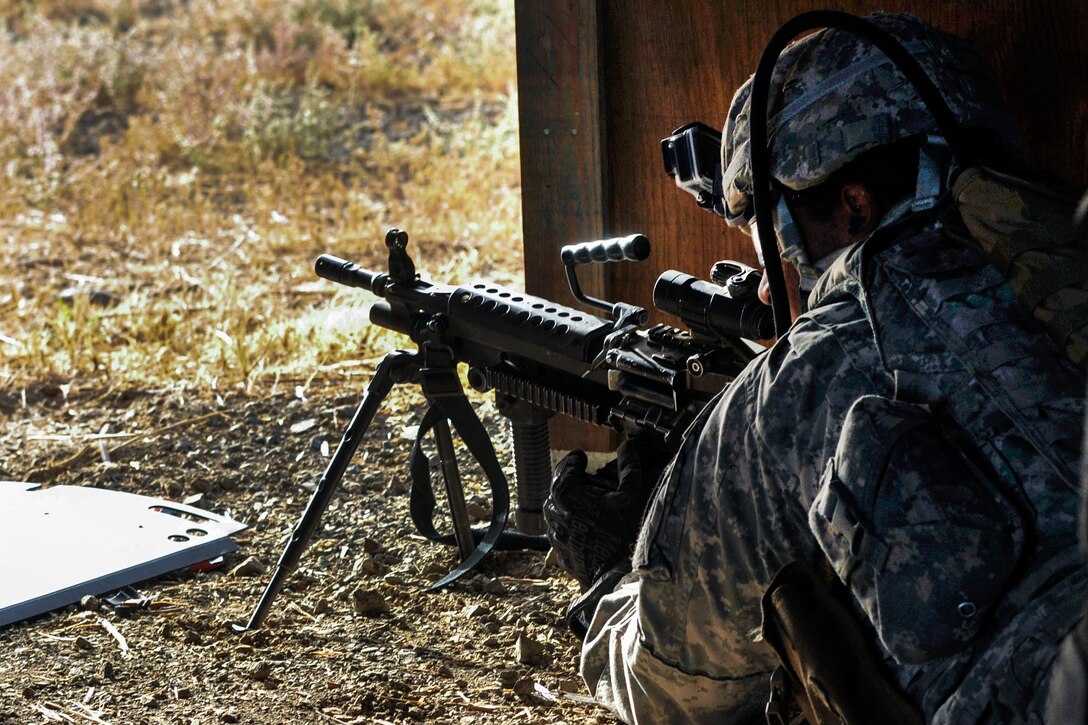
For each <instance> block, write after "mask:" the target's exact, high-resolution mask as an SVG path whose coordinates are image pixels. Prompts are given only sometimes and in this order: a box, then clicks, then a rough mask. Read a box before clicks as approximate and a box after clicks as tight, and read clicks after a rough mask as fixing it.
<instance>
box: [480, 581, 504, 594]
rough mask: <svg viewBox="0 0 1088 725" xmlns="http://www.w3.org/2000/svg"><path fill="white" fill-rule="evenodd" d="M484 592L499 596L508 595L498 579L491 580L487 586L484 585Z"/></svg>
mask: <svg viewBox="0 0 1088 725" xmlns="http://www.w3.org/2000/svg"><path fill="white" fill-rule="evenodd" d="M484 591H485V592H486V593H488V594H497V595H499V596H505V595H506V594H509V593H510V592H509V590H508V589H507V588H506V585H505V584H503V583H502V582H501V581H499V580H498V579H492V580H491V581H489V582H488V583H487V584H484Z"/></svg>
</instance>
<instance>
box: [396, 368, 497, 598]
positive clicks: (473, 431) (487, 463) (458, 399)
mask: <svg viewBox="0 0 1088 725" xmlns="http://www.w3.org/2000/svg"><path fill="white" fill-rule="evenodd" d="M421 377H422V381H421V382H422V387H423V394H424V396H426V398H427V400H428V401H429V402H430V403H431V407H430V409H429V410H428V411H427V413H426V415H425V416H424V418H423V422H422V423H421V424H420V427H419V435H418V436H417V437H416V442H415V444H414V445H413V446H412V457H411V460H410V463H409V467H410V470H411V472H412V493H411V498H410V501H409V509H410V511H411V515H412V521H413V522H414V523H415V525H416V528H417V529H419V532H420V534H422V535H423V536H426V537H427V538H429V539H431V540H433V541H441V540H442V537H441V536H440V535H439V534H438V532H437V531H436V530H435V528H434V521H433V513H434V506H435V497H434V490H433V489H432V487H431V484H430V466H429V465H427V463H426V461H427V459H426V456H424V455H423V454H422V450H421V448H420V440H421V439H422V437H423V436H424V435H425V434H426V433H427V432H428V431H430V430H432V429H433V428H434V424H435V421H436V420H437V417H438V416H439V415H442V416H445V418H446V419H447V420H449V422H450V424H451V425H452V427H453V428H454V429H455V430H456V431H457V433H458V435H460V436H461V440H462V441H463V442H464V444H465V447H466V448H468V451H469V453H470V454H471V455H472V457H473V458H475V459H476V461H477V463H479V465H480V468H481V469H482V470H483V472H484V475H485V476H486V477H487V480H488V483H489V484H490V487H491V522H490V523H489V524H488V526H487V530H486V531H485V532H484V534H483V537H482V538H480V540H479V542H478V543H477V544H476V548H475V549H473V551H472V553H471V554H470V555H469V556H468V558H466V559H465V560H464V561H462V562H461V563H460V564H458V565H457V567H456V568H455V569H454V570H453V571H451V572H450V573H449V574H447V575H446V576H444V577H442V578H441V579H439V580H438V581H437V582H435V583H434V584H432V585H431V587H430V589H431V590H432V591H433V590H435V589H440V588H441V587H444V586H446V585H447V584H449V583H451V582H453V581H456V580H457V579H459V578H461V577H462V576H464V575H465V574H466V573H467V572H469V571H471V570H472V569H473V568H475V567H476V565H477V564H479V563H480V561H481V560H482V559H483V558H484V557H485V556H487V554H488V553H489V552H490V551H491V550H492V549H493V548H494V547H495V544H496V543H497V542H498V540H499V538H500V536H501V535H502V531H503V529H504V528H505V527H506V520H507V518H508V517H509V515H510V487H509V485H508V484H507V481H506V475H505V474H504V473H503V471H502V466H501V465H499V460H498V457H497V456H496V455H495V448H494V446H492V445H491V438H490V437H489V436H488V435H487V431H486V430H485V429H484V427H483V424H482V423H480V419H479V418H477V417H476V412H475V411H474V410H473V409H472V406H471V405H470V404H469V402H468V398H466V397H465V394H464V391H463V390H462V389H461V382H460V380H459V379H458V378H457V372H456V369H454V368H446V367H440V368H424V369H423V370H422V376H421ZM424 472H425V473H424ZM449 538H450V540H452V536H450V537H449ZM474 538H475V537H474ZM443 543H445V542H443Z"/></svg>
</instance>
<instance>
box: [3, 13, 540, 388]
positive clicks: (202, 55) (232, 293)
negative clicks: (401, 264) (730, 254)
mask: <svg viewBox="0 0 1088 725" xmlns="http://www.w3.org/2000/svg"><path fill="white" fill-rule="evenodd" d="M0 23H3V25H0V28H2V29H3V32H0V311H2V315H0V388H2V387H9V388H11V387H13V386H21V385H26V384H28V383H33V382H34V381H42V380H54V381H58V382H61V383H74V384H81V385H82V384H93V385H103V384H130V383H138V384H141V385H154V386H167V387H172V386H180V387H182V388H188V389H196V390H223V389H226V388H232V389H237V388H242V389H245V390H246V391H249V392H252V391H253V390H254V389H261V388H263V387H264V386H267V385H270V384H273V383H274V381H276V380H278V379H281V378H282V377H283V376H288V377H296V378H297V377H303V378H305V377H306V376H308V375H312V374H314V373H315V372H317V371H319V370H321V369H328V366H332V365H338V364H339V365H343V364H344V362H345V361H348V360H352V359H366V358H370V357H373V356H375V355H378V354H380V353H381V352H382V351H383V349H384V348H385V347H386V346H388V345H389V344H391V340H390V339H389V338H386V337H383V336H382V335H380V334H378V333H376V332H373V331H371V332H368V331H366V330H365V328H366V323H365V315H364V311H365V307H366V305H368V304H369V301H370V300H369V296H368V295H366V294H365V293H360V292H355V291H348V290H341V289H335V288H334V287H333V285H331V284H330V283H326V282H321V281H319V280H317V279H316V278H315V277H314V275H313V272H312V261H313V259H314V257H316V255H317V254H319V253H321V252H326V251H328V252H333V253H336V254H339V255H340V256H344V257H349V258H354V259H356V260H358V261H360V262H362V263H365V264H366V265H368V266H370V267H378V268H383V267H384V266H385V260H384V246H383V244H382V239H383V237H384V231H385V229H386V228H387V227H390V226H400V227H402V228H405V229H407V230H408V231H409V233H410V235H411V237H412V240H413V241H412V249H413V250H414V252H415V257H416V260H417V264H418V265H419V266H420V268H421V269H422V270H423V271H424V272H425V273H427V274H428V275H429V276H433V277H436V278H440V277H444V276H449V277H455V278H457V279H468V277H469V276H471V275H485V276H489V277H492V278H495V279H498V280H500V281H506V282H509V281H514V280H515V279H516V280H520V269H521V258H520V255H521V208H520V196H519V194H520V191H519V188H518V182H519V178H518V173H519V171H518V168H519V167H518V147H517V115H516V109H517V103H516V97H515V91H514V85H513V84H514V77H515V70H514V48H513V3H512V1H511V0H484V1H474V2H468V1H467V0H460V1H457V0H415V1H414V2H411V3H405V2H398V1H396V0H229V1H228V0H188V1H185V0H35V1H33V2H32V1H31V0H0ZM493 265H497V266H493ZM515 283H519V282H517V281H515ZM62 292H64V294H62ZM360 337H363V338H364V345H363V347H362V349H360V347H359V339H360Z"/></svg>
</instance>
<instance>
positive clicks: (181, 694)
mask: <svg viewBox="0 0 1088 725" xmlns="http://www.w3.org/2000/svg"><path fill="white" fill-rule="evenodd" d="M192 696H193V691H192V690H190V689H189V688H188V687H179V688H177V689H176V690H174V697H176V698H177V699H179V700H188V699H189V698H190V697H192Z"/></svg>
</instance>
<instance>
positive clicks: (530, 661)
mask: <svg viewBox="0 0 1088 725" xmlns="http://www.w3.org/2000/svg"><path fill="white" fill-rule="evenodd" d="M514 655H515V656H516V657H517V660H518V662H520V663H522V664H523V665H535V664H539V663H540V661H541V659H543V656H544V645H542V644H541V643H540V642H537V641H536V640H535V639H533V638H532V637H530V636H529V635H527V634H525V633H524V632H522V633H521V634H519V635H518V640H517V642H515V643H514Z"/></svg>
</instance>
